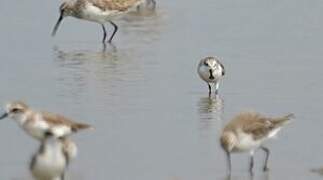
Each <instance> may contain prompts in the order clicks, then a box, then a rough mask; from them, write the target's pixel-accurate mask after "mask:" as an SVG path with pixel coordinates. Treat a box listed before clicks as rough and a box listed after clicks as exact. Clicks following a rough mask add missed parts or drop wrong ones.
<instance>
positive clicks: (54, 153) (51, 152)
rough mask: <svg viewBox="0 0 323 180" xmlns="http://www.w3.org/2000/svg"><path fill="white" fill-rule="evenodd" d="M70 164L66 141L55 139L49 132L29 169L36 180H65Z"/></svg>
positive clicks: (33, 157)
mask: <svg viewBox="0 0 323 180" xmlns="http://www.w3.org/2000/svg"><path fill="white" fill-rule="evenodd" d="M68 164H69V159H68V155H67V153H66V152H65V151H64V139H63V138H57V137H55V136H54V135H53V134H52V133H51V132H50V131H49V132H46V133H45V138H44V139H43V140H42V141H41V145H40V147H39V149H38V151H37V152H36V153H35V154H34V155H33V156H32V159H31V161H30V165H29V168H30V171H31V174H32V175H33V177H34V178H35V180H64V176H65V170H66V168H67V166H68Z"/></svg>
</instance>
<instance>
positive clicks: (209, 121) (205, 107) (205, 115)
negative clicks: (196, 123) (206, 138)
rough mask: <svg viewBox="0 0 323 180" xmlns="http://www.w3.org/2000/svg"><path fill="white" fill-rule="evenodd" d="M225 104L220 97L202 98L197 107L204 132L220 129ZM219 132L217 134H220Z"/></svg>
mask: <svg viewBox="0 0 323 180" xmlns="http://www.w3.org/2000/svg"><path fill="white" fill-rule="evenodd" d="M223 104H224V102H223V99H222V98H221V97H220V96H215V97H209V96H207V97H202V98H200V100H199V101H198V104H197V105H198V110H199V116H200V127H201V129H202V130H210V129H211V128H216V129H218V128H220V127H221V123H222V115H223ZM218 130H220V129H218ZM218 130H217V131H216V132H219V131H218Z"/></svg>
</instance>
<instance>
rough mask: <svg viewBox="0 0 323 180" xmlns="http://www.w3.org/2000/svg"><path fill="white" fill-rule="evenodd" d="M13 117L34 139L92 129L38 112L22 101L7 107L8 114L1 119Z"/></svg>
mask: <svg viewBox="0 0 323 180" xmlns="http://www.w3.org/2000/svg"><path fill="white" fill-rule="evenodd" d="M8 116H9V117H11V118H12V119H14V120H16V121H17V122H18V124H19V125H20V126H21V127H22V128H23V129H24V130H25V131H26V132H27V133H28V134H29V135H31V136H32V137H34V138H36V139H38V140H42V139H44V137H45V136H44V135H45V133H46V132H47V131H49V130H50V131H51V132H52V133H53V134H54V136H56V137H63V136H67V135H70V134H72V133H74V132H77V131H79V130H82V129H88V128H91V126H90V125H88V124H83V123H78V122H74V121H72V120H70V119H68V118H66V117H64V116H62V115H59V114H53V113H49V112H37V111H33V110H32V109H30V108H29V107H28V106H27V105H26V104H25V103H23V102H21V101H14V102H11V103H9V104H7V106H6V112H5V113H4V114H3V115H2V116H1V117H0V119H3V118H5V117H8Z"/></svg>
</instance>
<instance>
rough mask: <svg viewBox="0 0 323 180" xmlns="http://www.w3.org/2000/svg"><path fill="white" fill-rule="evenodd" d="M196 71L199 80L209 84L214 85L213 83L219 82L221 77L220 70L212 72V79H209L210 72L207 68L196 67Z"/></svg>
mask: <svg viewBox="0 0 323 180" xmlns="http://www.w3.org/2000/svg"><path fill="white" fill-rule="evenodd" d="M197 71H198V74H199V76H200V77H201V79H203V80H204V81H206V82H209V83H215V82H217V81H219V80H220V78H221V77H222V72H221V69H216V70H214V71H213V77H214V79H210V70H209V68H208V67H207V66H203V65H201V66H199V67H198V70H197Z"/></svg>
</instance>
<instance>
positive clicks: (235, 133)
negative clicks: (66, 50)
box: [0, 0, 294, 180]
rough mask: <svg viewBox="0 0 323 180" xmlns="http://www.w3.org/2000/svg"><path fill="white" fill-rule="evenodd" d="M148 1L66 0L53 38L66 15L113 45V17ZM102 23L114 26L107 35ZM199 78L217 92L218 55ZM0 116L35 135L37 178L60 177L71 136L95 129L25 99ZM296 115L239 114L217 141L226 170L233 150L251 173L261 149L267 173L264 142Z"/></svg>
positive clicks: (71, 150)
mask: <svg viewBox="0 0 323 180" xmlns="http://www.w3.org/2000/svg"><path fill="white" fill-rule="evenodd" d="M142 5H146V6H147V5H148V6H151V7H152V9H153V10H154V9H155V8H156V2H155V0H66V1H64V2H63V3H62V4H61V5H60V7H59V13H60V14H59V19H58V21H57V22H56V24H55V26H54V29H53V31H52V36H55V34H56V33H57V30H58V28H59V26H60V24H61V23H62V20H63V19H64V18H65V17H68V16H71V17H75V18H78V19H82V20H87V21H92V22H96V23H98V24H99V25H100V26H101V28H102V30H103V38H102V42H103V43H106V42H107V43H111V42H112V40H113V38H114V36H115V35H116V33H117V31H118V26H117V24H115V23H114V22H113V20H114V19H115V18H116V17H119V16H122V15H124V14H126V13H127V12H129V11H132V10H137V11H138V10H140V6H142ZM106 23H109V24H111V25H112V26H113V28H114V29H113V32H112V33H111V35H110V36H109V38H108V40H107V37H108V33H107V30H106V26H105V25H106ZM197 73H198V75H199V77H200V78H201V79H202V80H203V81H204V82H205V83H206V84H207V85H208V95H209V97H211V96H212V89H213V91H214V93H215V95H216V96H217V95H218V93H219V89H220V82H221V81H222V80H223V78H224V76H225V75H226V71H225V68H224V65H223V64H222V63H221V62H220V60H219V59H218V58H216V57H210V56H209V57H205V58H203V59H201V60H200V61H199V63H198V66H197ZM4 110H5V112H4V113H3V114H2V115H1V116H0V119H5V118H7V117H8V118H10V119H13V120H14V121H15V122H17V124H18V126H20V127H21V129H23V130H24V131H25V132H26V134H28V135H29V136H30V137H32V138H33V139H35V140H37V141H38V142H39V148H38V150H37V151H36V152H35V153H34V154H33V156H32V158H31V161H30V166H29V167H30V171H31V174H32V176H33V177H34V178H35V179H36V180H64V178H65V172H66V169H67V167H68V165H69V164H70V162H71V161H72V160H73V159H74V158H75V157H76V155H77V150H78V148H77V145H76V143H75V142H74V141H73V140H72V139H71V135H72V134H74V133H76V132H78V131H80V130H84V129H93V128H92V126H91V125H89V124H86V123H80V122H75V121H73V120H70V119H69V118H66V117H65V116H63V115H60V114H55V113H50V112H43V111H36V110H34V109H32V108H30V107H29V106H28V105H27V104H26V103H24V102H21V101H13V102H10V103H8V104H7V105H6V106H5V108H4ZM292 118H294V115H293V114H288V115H285V116H282V117H267V116H264V115H262V114H259V113H256V112H241V113H240V114H238V115H237V116H236V117H234V118H233V119H232V120H231V121H230V122H229V123H228V124H227V125H226V126H225V127H224V128H223V131H222V134H221V136H220V138H219V139H218V140H219V144H220V146H221V147H222V149H223V151H224V152H225V154H226V158H227V165H228V171H229V174H230V175H231V169H232V166H231V154H232V153H242V152H246V153H249V155H250V164H249V171H250V173H253V167H254V154H255V152H256V151H257V150H258V149H261V150H263V151H264V152H265V154H266V157H265V164H264V166H263V170H264V171H267V170H268V169H269V168H268V160H269V155H270V150H269V148H268V147H266V146H265V142H266V141H267V140H269V139H271V138H273V137H275V135H276V134H277V133H278V132H279V131H280V130H281V129H282V128H283V127H284V126H285V125H286V124H288V123H289V122H290V120H291V119H292Z"/></svg>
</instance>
